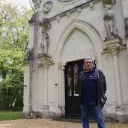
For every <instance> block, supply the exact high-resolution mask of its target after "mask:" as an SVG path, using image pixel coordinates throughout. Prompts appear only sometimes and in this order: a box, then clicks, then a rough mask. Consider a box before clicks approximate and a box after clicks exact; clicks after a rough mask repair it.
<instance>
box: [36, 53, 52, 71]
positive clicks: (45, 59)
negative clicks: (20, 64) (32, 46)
mask: <svg viewBox="0 0 128 128" xmlns="http://www.w3.org/2000/svg"><path fill="white" fill-rule="evenodd" d="M52 64H54V62H53V61H52V60H51V58H50V57H49V56H47V55H45V54H38V66H39V67H44V68H45V69H47V68H48V67H49V66H50V65H52Z"/></svg>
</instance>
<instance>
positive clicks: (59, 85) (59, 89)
mask: <svg viewBox="0 0 128 128" xmlns="http://www.w3.org/2000/svg"><path fill="white" fill-rule="evenodd" d="M61 105H62V64H61V63H59V64H58V107H59V108H61Z"/></svg>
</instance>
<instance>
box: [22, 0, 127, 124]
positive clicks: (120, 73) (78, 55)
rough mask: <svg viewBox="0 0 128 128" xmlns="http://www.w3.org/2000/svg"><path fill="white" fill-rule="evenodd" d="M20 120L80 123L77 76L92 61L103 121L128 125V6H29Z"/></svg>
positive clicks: (61, 1) (76, 2)
mask: <svg viewBox="0 0 128 128" xmlns="http://www.w3.org/2000/svg"><path fill="white" fill-rule="evenodd" d="M32 2H33V8H34V14H33V16H32V18H31V19H30V20H29V24H30V31H29V44H28V52H27V55H26V57H25V68H24V108H23V116H24V117H28V118H36V117H41V118H52V117H66V118H79V117H80V107H79V93H78V86H79V80H78V77H79V73H80V71H81V70H83V59H84V58H85V57H87V56H92V57H94V58H95V63H96V67H97V68H98V69H101V70H102V71H103V72H104V74H105V76H106V81H107V92H106V95H107V103H106V105H105V107H104V108H103V113H104V115H105V118H106V119H110V120H117V121H121V122H128V51H127V43H128V0H32Z"/></svg>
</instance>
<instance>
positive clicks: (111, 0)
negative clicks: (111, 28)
mask: <svg viewBox="0 0 128 128" xmlns="http://www.w3.org/2000/svg"><path fill="white" fill-rule="evenodd" d="M101 1H102V2H103V4H104V5H106V4H109V5H113V4H115V3H116V0H101Z"/></svg>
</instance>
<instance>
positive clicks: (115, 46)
mask: <svg viewBox="0 0 128 128" xmlns="http://www.w3.org/2000/svg"><path fill="white" fill-rule="evenodd" d="M106 46H107V47H108V50H109V52H110V53H111V54H112V55H113V61H114V62H113V63H114V74H115V82H116V93H117V104H118V105H121V104H122V95H121V86H120V73H119V63H118V53H119V51H120V40H119V39H114V40H110V41H107V42H106Z"/></svg>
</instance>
